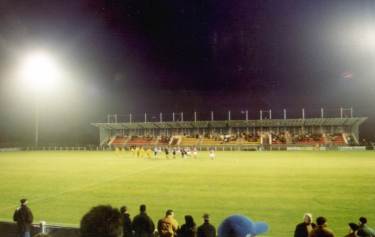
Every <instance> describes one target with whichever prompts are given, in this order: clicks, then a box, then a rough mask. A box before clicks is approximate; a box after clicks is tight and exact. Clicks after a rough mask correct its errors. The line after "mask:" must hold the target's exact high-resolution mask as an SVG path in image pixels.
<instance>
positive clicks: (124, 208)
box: [120, 206, 128, 213]
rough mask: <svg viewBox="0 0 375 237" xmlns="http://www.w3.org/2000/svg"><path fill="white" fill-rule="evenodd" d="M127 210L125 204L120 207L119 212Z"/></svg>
mask: <svg viewBox="0 0 375 237" xmlns="http://www.w3.org/2000/svg"><path fill="white" fill-rule="evenodd" d="M127 211H128V208H127V207H126V206H122V207H121V208H120V212H121V213H126V212H127Z"/></svg>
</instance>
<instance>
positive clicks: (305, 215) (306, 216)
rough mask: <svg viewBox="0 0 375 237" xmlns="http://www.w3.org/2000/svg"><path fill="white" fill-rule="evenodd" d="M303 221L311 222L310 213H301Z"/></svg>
mask: <svg viewBox="0 0 375 237" xmlns="http://www.w3.org/2000/svg"><path fill="white" fill-rule="evenodd" d="M303 222H305V223H306V224H311V222H312V215H311V214H310V213H305V214H304V215H303Z"/></svg>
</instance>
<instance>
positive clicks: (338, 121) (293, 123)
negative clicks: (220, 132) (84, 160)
mask: <svg viewBox="0 0 375 237" xmlns="http://www.w3.org/2000/svg"><path fill="white" fill-rule="evenodd" d="M366 119H367V118H366V117H354V118H308V119H302V118H301V119H264V120H247V121H246V120H221V121H183V122H181V121H178V122H172V121H166V122H132V123H129V122H128V123H92V125H93V126H95V127H98V128H104V129H159V128H162V129H170V128H187V129H189V128H227V127H232V128H239V127H303V126H306V127H308V126H355V125H357V126H358V125H360V124H361V123H363V122H364V121H365V120H366Z"/></svg>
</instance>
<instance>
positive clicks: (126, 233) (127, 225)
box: [120, 206, 133, 237]
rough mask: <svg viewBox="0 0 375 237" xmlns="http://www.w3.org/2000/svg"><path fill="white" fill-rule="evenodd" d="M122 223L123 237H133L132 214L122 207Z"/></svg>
mask: <svg viewBox="0 0 375 237" xmlns="http://www.w3.org/2000/svg"><path fill="white" fill-rule="evenodd" d="M120 214H121V222H122V236H123V237H132V236H133V234H132V233H133V230H132V221H131V219H130V214H129V213H128V208H127V207H126V206H122V207H121V208H120Z"/></svg>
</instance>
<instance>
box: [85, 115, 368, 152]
mask: <svg viewBox="0 0 375 237" xmlns="http://www.w3.org/2000/svg"><path fill="white" fill-rule="evenodd" d="M341 110H342V109H341ZM264 114H265V112H264V111H261V113H260V118H259V119H258V120H249V119H248V116H247V114H246V119H244V120H232V119H231V117H230V111H229V112H228V118H227V119H226V120H214V119H213V115H212V116H211V120H204V121H200V120H197V116H196V113H194V119H193V120H192V121H184V120H183V119H181V120H179V121H176V120H175V119H174V118H175V115H174V114H173V120H172V121H163V120H162V114H160V120H159V121H147V117H146V114H145V120H144V121H143V122H135V121H132V119H131V115H130V119H129V121H127V122H118V121H117V115H111V116H114V118H115V119H110V117H108V121H107V122H106V123H93V124H92V125H93V126H95V127H97V128H99V135H100V136H99V137H100V145H101V146H109V147H131V146H182V147H197V148H198V149H202V150H206V149H208V148H211V147H214V148H216V149H223V150H274V149H275V150H289V149H290V150H293V149H305V150H311V149H320V150H325V149H336V148H339V149H340V148H343V147H355V146H357V145H359V126H360V125H361V124H362V123H363V122H364V121H365V120H366V119H367V118H366V117H353V116H352V112H351V113H350V116H343V113H341V115H340V117H330V118H325V117H323V113H322V116H321V117H318V118H305V116H304V113H303V117H302V118H298V119H287V118H286V116H284V118H283V119H272V116H270V115H271V111H267V115H269V116H267V117H266V116H264ZM284 115H285V111H284ZM263 116H264V117H263ZM181 117H182V116H181Z"/></svg>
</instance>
